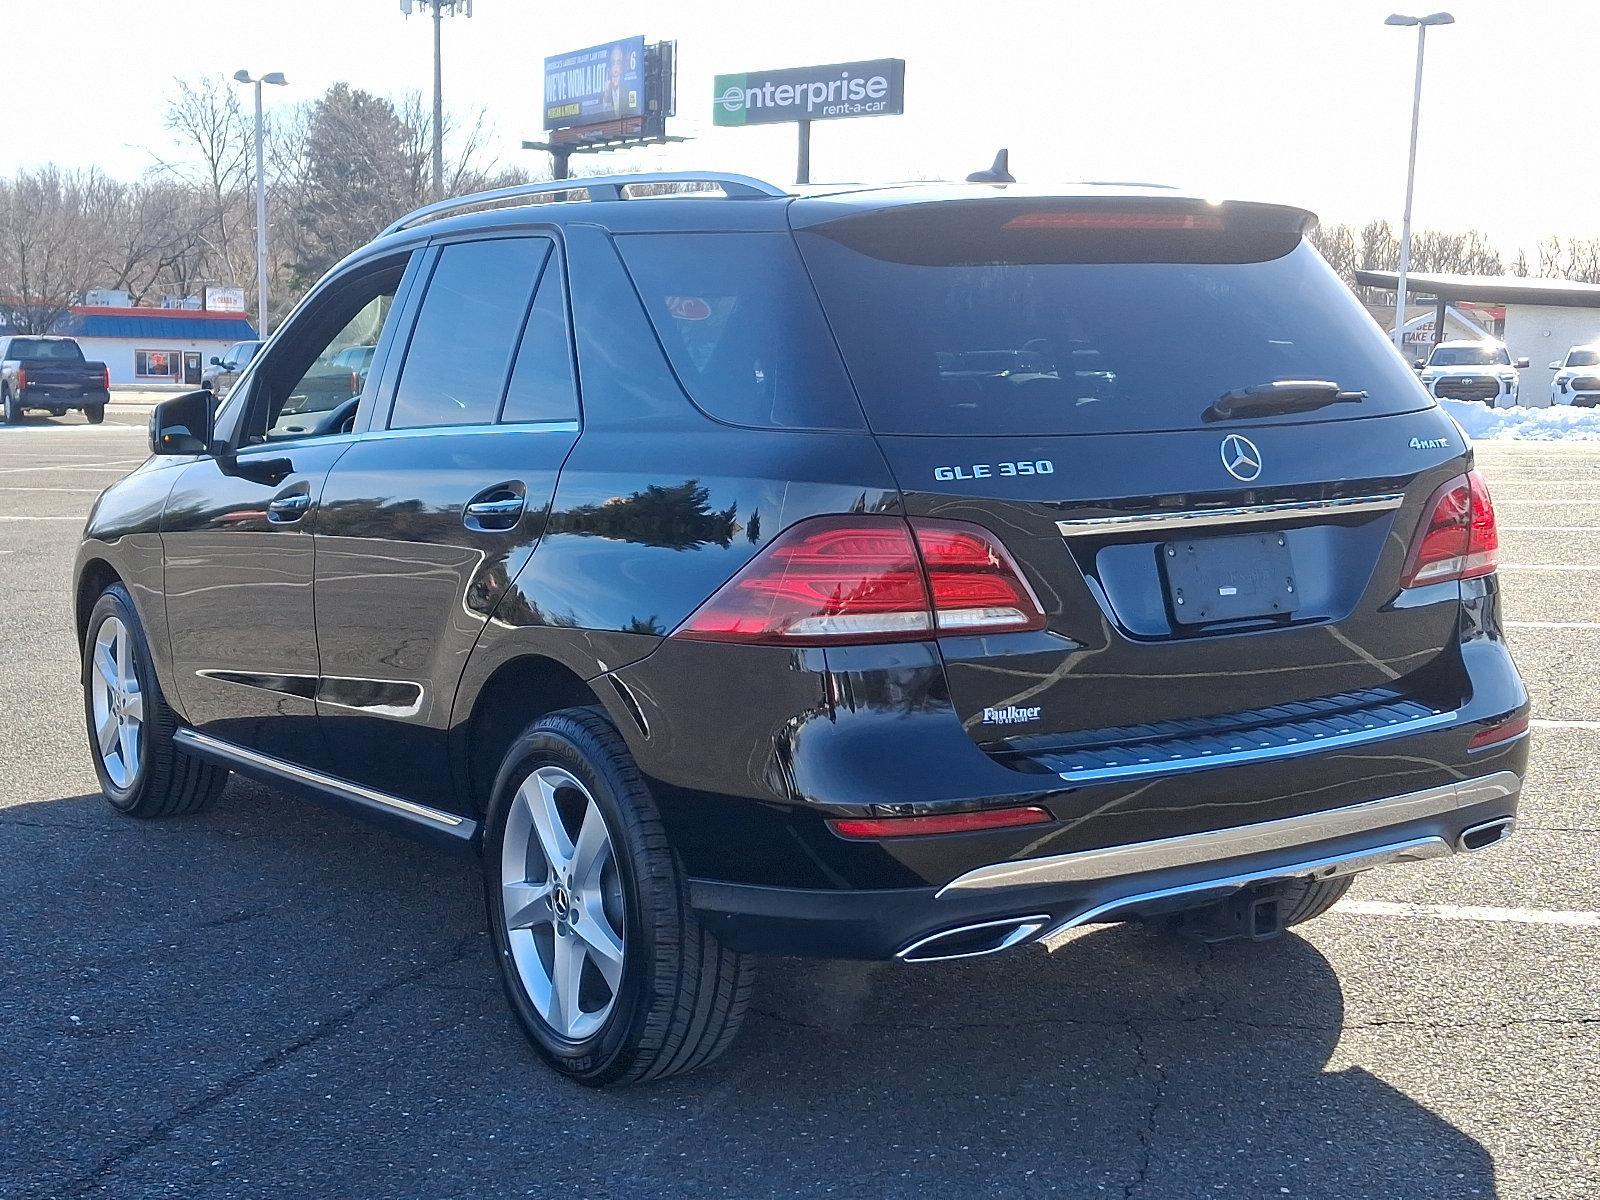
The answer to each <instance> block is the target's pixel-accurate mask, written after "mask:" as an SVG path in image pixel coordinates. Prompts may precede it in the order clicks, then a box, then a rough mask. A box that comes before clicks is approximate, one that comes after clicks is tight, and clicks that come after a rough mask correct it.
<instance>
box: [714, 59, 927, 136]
mask: <svg viewBox="0 0 1600 1200" xmlns="http://www.w3.org/2000/svg"><path fill="white" fill-rule="evenodd" d="M905 92H906V64H905V60H904V59H902V58H877V59H873V60H872V61H871V62H851V63H833V64H831V65H829V66H824V67H786V68H784V69H783V70H781V71H746V72H744V73H743V74H740V75H718V76H717V82H716V100H715V101H714V102H713V104H712V112H713V122H714V123H715V124H717V125H765V124H769V123H771V122H776V121H824V120H828V119H830V118H834V117H881V116H885V115H887V114H891V113H902V112H904V111H905V105H906V95H905Z"/></svg>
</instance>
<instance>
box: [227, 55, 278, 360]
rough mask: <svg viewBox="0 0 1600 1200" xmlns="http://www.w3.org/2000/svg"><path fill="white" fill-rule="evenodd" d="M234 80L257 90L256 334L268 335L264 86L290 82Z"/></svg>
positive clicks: (269, 77) (240, 75) (244, 75)
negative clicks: (262, 89)
mask: <svg viewBox="0 0 1600 1200" xmlns="http://www.w3.org/2000/svg"><path fill="white" fill-rule="evenodd" d="M233 77H234V78H235V79H236V80H238V81H239V82H240V83H250V84H254V85H255V89H256V332H257V333H259V334H260V335H261V336H262V337H263V338H265V337H266V336H267V170H266V150H265V143H266V136H265V123H264V122H263V120H262V117H261V85H262V84H264V83H270V84H272V85H273V86H274V87H282V86H284V85H285V84H286V83H288V82H289V81H288V80H287V79H285V78H284V77H283V72H282V71H272V72H270V73H269V74H266V75H263V76H262V77H261V78H260V79H253V78H251V76H250V72H249V71H245V70H239V71H235V72H234V73H233Z"/></svg>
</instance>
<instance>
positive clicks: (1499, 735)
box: [1467, 713, 1528, 750]
mask: <svg viewBox="0 0 1600 1200" xmlns="http://www.w3.org/2000/svg"><path fill="white" fill-rule="evenodd" d="M1527 732H1528V717H1527V714H1526V713H1524V714H1523V715H1522V716H1520V717H1512V718H1511V719H1510V720H1506V721H1501V722H1500V724H1498V725H1490V726H1489V727H1488V728H1487V729H1480V730H1478V732H1477V733H1475V734H1473V735H1472V738H1471V739H1470V740H1469V741H1468V742H1467V749H1468V750H1478V749H1481V748H1482V747H1484V746H1493V745H1495V744H1496V743H1499V742H1509V741H1511V740H1512V739H1513V738H1519V737H1521V736H1522V735H1523V734H1525V733H1527Z"/></svg>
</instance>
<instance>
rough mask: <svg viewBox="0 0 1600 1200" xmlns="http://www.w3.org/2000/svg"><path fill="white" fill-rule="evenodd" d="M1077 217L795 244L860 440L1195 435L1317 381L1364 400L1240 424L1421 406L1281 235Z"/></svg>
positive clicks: (1384, 353)
mask: <svg viewBox="0 0 1600 1200" xmlns="http://www.w3.org/2000/svg"><path fill="white" fill-rule="evenodd" d="M928 210H938V211H928ZM1075 211H1081V210H1073V209H1070V208H1060V207H1056V208H1048V207H1047V208H1042V209H1041V208H1040V206H1039V205H1038V203H1037V202H1032V203H1030V202H1026V201H1009V200H985V201H978V202H975V203H968V202H959V203H951V204H942V205H921V206H907V207H906V208H903V209H888V210H878V211H875V212H871V213H868V214H865V215H858V216H851V217H845V218H842V219H839V220H836V221H833V222H830V223H828V224H825V225H821V226H816V227H813V228H811V229H802V230H800V231H799V232H797V234H796V237H797V240H798V243H799V246H800V249H801V252H802V255H803V257H804V258H805V261H806V264H807V266H808V267H809V268H810V272H811V276H812V278H813V279H814V280H815V282H816V287H817V291H818V293H819V295H820V297H821V300H822V305H823V309H824V311H825V312H826V314H827V317H828V321H829V324H830V326H831V327H832V330H833V333H834V335H835V336H836V337H837V339H838V343H839V347H840V349H841V351H842V352H843V356H844V362H845V365H846V367H847V368H848V370H849V373H850V377H851V379H852V381H853V382H854V384H855V388H856V392H857V394H858V395H859V396H860V400H861V404H862V406H863V407H864V408H865V410H866V414H867V419H868V422H869V423H870V424H871V426H872V428H873V429H875V430H876V431H878V432H880V433H901V434H960V435H963V436H983V435H1007V434H1008V435H1017V434H1022V435H1041V434H1070V433H1104V432H1119V431H1146V430H1181V429H1195V428H1200V427H1202V425H1203V422H1202V418H1201V414H1202V413H1203V412H1204V411H1205V409H1206V408H1207V407H1208V406H1209V405H1210V404H1211V403H1212V402H1213V401H1215V400H1216V399H1217V398H1218V397H1220V396H1221V395H1223V393H1225V392H1229V391H1233V390H1235V389H1238V388H1245V387H1251V386H1254V385H1259V384H1266V383H1271V382H1273V381H1275V380H1289V379H1294V380H1302V379H1316V380H1331V381H1333V382H1335V383H1337V384H1338V385H1339V386H1340V388H1342V389H1345V390H1352V391H1355V390H1365V391H1366V392H1367V393H1368V398H1367V399H1366V400H1365V401H1364V402H1363V403H1361V404H1359V405H1341V406H1339V407H1338V408H1325V409H1321V410H1316V411H1312V412H1308V413H1303V414H1295V415H1273V416H1270V417H1261V418H1255V419H1257V420H1270V421H1274V422H1299V421H1305V422H1310V421H1318V420H1336V419H1349V418H1352V417H1362V416H1371V415H1375V414H1382V413H1390V412H1400V411H1407V410H1411V409H1418V408H1424V407H1426V406H1427V405H1428V404H1429V403H1430V401H1429V399H1428V398H1427V396H1426V395H1425V394H1424V393H1423V392H1422V389H1421V388H1420V387H1419V386H1418V385H1417V383H1416V380H1415V376H1414V375H1413V374H1412V372H1411V371H1410V370H1409V368H1408V367H1407V366H1406V364H1405V362H1404V361H1403V360H1402V359H1401V358H1400V357H1399V355H1397V354H1396V353H1395V351H1394V350H1393V348H1392V347H1391V346H1390V345H1389V343H1388V340H1387V339H1386V338H1385V337H1384V335H1383V332H1382V331H1381V330H1380V329H1379V328H1378V326H1377V324H1376V323H1375V322H1374V321H1373V320H1372V318H1371V317H1370V316H1369V315H1368V314H1367V313H1366V311H1365V310H1364V309H1363V308H1362V307H1361V305H1360V304H1359V303H1358V302H1357V301H1356V299H1355V297H1354V296H1353V295H1352V294H1351V292H1350V290H1349V289H1348V288H1346V287H1345V286H1344V284H1343V283H1341V282H1340V281H1339V279H1338V277H1337V276H1336V275H1335V274H1334V273H1333V271H1332V270H1331V269H1329V267H1328V266H1327V264H1326V263H1324V262H1323V260H1322V259H1321V258H1320V257H1319V256H1318V255H1317V253H1316V251H1315V250H1313V249H1312V248H1311V246H1310V245H1309V244H1306V243H1305V242H1304V241H1302V240H1301V236H1300V232H1299V229H1298V226H1297V225H1289V226H1286V225H1285V224H1284V221H1283V220H1282V219H1281V218H1280V219H1279V220H1278V221H1277V224H1276V225H1272V224H1271V223H1268V224H1267V225H1265V226H1263V228H1262V229H1260V230H1259V231H1256V232H1251V231H1250V230H1249V229H1248V228H1245V229H1243V230H1241V229H1240V228H1235V227H1231V226H1229V227H1224V225H1223V224H1222V219H1221V218H1220V217H1217V216H1212V215H1209V214H1207V213H1201V214H1199V216H1198V217H1196V218H1195V220H1194V223H1193V225H1192V226H1191V225H1190V224H1186V223H1185V222H1184V220H1179V219H1176V218H1172V219H1171V220H1172V223H1171V224H1169V225H1162V224H1159V223H1155V224H1153V227H1152V229H1150V230H1148V231H1147V230H1138V229H1131V230H1130V229H1122V228H1118V227H1117V226H1116V225H1115V224H1114V223H1113V222H1114V220H1115V214H1112V215H1111V217H1110V218H1109V219H1108V220H1107V221H1106V222H1105V223H1104V224H1103V225H1101V226H1097V225H1095V224H1094V222H1093V220H1085V219H1082V218H1079V217H1075V216H1074V215H1073V214H1074V212H1075ZM1267 211H1269V212H1271V211H1279V212H1282V211H1285V210H1267ZM1061 214H1066V215H1065V216H1062V215H1061ZM1179 215H1180V216H1181V214H1179ZM1231 424H1232V425H1241V424H1248V421H1235V422H1232V423H1231Z"/></svg>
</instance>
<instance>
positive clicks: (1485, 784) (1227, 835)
mask: <svg viewBox="0 0 1600 1200" xmlns="http://www.w3.org/2000/svg"><path fill="white" fill-rule="evenodd" d="M1521 790H1522V779H1521V777H1520V776H1518V775H1517V774H1516V773H1515V772H1514V771H1498V772H1496V773H1495V774H1493V775H1485V776H1483V777H1482V778H1480V779H1471V780H1464V781H1462V782H1461V783H1447V784H1442V785H1440V786H1438V787H1431V788H1424V789H1422V790H1421V791H1416V792H1406V793H1404V794H1402V795H1398V796H1386V797H1383V798H1382V799H1378V800H1368V801H1365V802H1363V803H1361V804H1350V805H1346V806H1345V807H1344V808H1334V809H1328V810H1326V811H1324V812H1315V813H1306V814H1304V815H1302V816H1298V817H1282V818H1280V819H1278V820H1275V821H1259V822H1257V823H1255V824H1253V825H1235V826H1233V827H1232V828H1229V829H1211V830H1206V831H1205V832H1203V833H1189V834H1184V835H1182V836H1179V837H1171V838H1160V839H1157V840H1155V841H1149V842H1132V843H1129V844H1127V845H1123V846H1106V847H1103V848H1101V849H1097V850H1078V851H1075V852H1073V853H1070V854H1053V855H1050V856H1048V857H1045V858H1024V859H1017V860H1014V861H1012V862H1000V863H991V864H990V865H988V866H985V867H976V868H974V869H973V870H971V871H968V872H967V873H966V874H964V875H960V876H958V877H956V878H955V879H953V880H951V881H950V882H949V883H947V884H945V885H944V887H942V888H940V889H939V895H940V896H943V895H946V894H948V893H950V892H956V891H967V890H982V889H984V888H1004V887H1033V886H1035V885H1038V884H1061V883H1095V882H1099V881H1103V880H1109V879H1117V878H1121V877H1124V876H1129V875H1140V874H1143V873H1144V872H1147V871H1160V870H1165V869H1169V868H1173V867H1186V866H1195V865H1198V864H1201V863H1210V862H1216V863H1224V862H1227V861H1228V860H1230V859H1238V858H1244V857H1247V856H1249V855H1252V854H1263V853H1269V852H1271V851H1274V850H1290V849H1293V848H1294V847H1297V846H1311V845H1315V844H1317V843H1320V842H1325V841H1329V840H1331V839H1333V838H1338V837H1346V836H1349V835H1351V834H1361V833H1374V832H1378V831H1381V830H1384V829H1389V828H1391V827H1393V826H1397V825H1403V824H1405V823H1406V822H1409V821H1418V820H1426V819H1427V818H1429V817H1442V816H1446V815H1448V814H1450V813H1453V812H1455V811H1457V810H1458V809H1462V808H1469V807H1471V806H1472V805H1475V804H1481V803H1484V802H1485V801H1489V800H1496V799H1501V798H1507V797H1511V796H1515V795H1516V794H1517V793H1518V792H1520V791H1521ZM1432 840H1434V841H1437V842H1439V844H1440V845H1441V846H1442V847H1443V852H1444V853H1446V854H1448V853H1450V852H1451V848H1450V845H1449V843H1447V842H1445V841H1443V840H1442V839H1440V838H1433V839H1432ZM1358 869H1361V870H1365V868H1364V867H1363V868H1358ZM1086 919H1087V918H1086Z"/></svg>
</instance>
